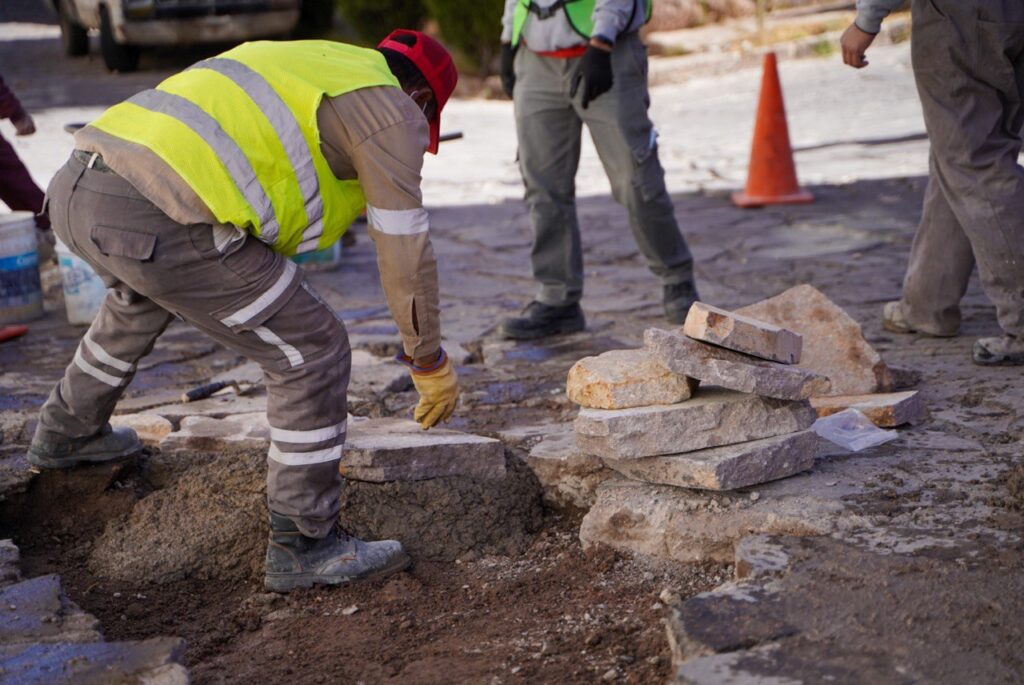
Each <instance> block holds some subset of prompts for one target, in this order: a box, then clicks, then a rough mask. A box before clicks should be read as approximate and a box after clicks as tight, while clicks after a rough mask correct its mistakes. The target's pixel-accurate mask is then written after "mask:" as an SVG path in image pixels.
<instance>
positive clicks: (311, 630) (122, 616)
mask: <svg viewBox="0 0 1024 685" xmlns="http://www.w3.org/2000/svg"><path fill="white" fill-rule="evenodd" d="M152 487H153V486H152V481H151V480H149V479H148V478H146V477H144V472H143V471H142V470H140V469H138V468H135V467H133V466H131V465H122V466H115V467H109V466H106V467H92V468H86V469H80V470H75V471H73V472H69V473H53V472H47V473H43V474H40V475H39V476H38V477H37V478H36V480H35V481H34V482H33V483H32V485H31V486H30V488H29V490H28V491H27V492H26V493H25V494H23V495H20V496H18V497H16V498H14V499H12V500H10V501H9V502H5V503H3V504H2V505H0V537H7V536H11V537H14V540H15V542H16V544H18V545H19V547H20V548H21V552H22V557H23V562H22V566H23V572H24V574H25V575H26V576H35V575H39V574H43V573H51V572H52V573H60V574H61V575H62V577H63V580H64V587H65V589H66V591H67V592H68V594H69V595H70V597H71V599H72V600H74V601H75V602H77V603H78V604H79V605H80V606H82V608H83V609H85V610H86V611H89V612H91V613H93V614H95V615H96V616H97V618H99V619H100V621H101V625H102V628H103V632H104V635H105V636H106V638H107V639H108V640H127V639H141V638H147V637H152V636H155V635H177V636H181V637H184V638H185V639H186V640H187V642H188V651H187V655H186V660H187V666H188V667H189V669H190V671H191V674H192V677H193V679H194V682H196V683H199V684H202V683H254V682H258V683H263V682H267V683H273V682H285V681H286V680H287V682H290V683H326V682H331V683H333V682H367V683H370V682H398V681H401V682H416V683H441V682H446V683H448V682H505V681H533V682H537V681H543V682H565V683H576V682H580V683H583V682H594V681H595V680H599V679H601V678H605V679H607V680H608V681H617V682H628V683H648V682H661V681H664V680H665V679H666V678H667V677H668V675H669V668H670V666H669V652H668V644H667V641H666V639H665V634H664V628H663V625H662V621H661V619H662V618H663V615H664V611H665V610H664V607H663V605H662V603H661V602H660V601H659V596H660V595H661V594H662V593H663V591H664V590H666V589H667V590H668V591H669V592H671V593H675V594H678V595H680V596H682V597H688V596H691V595H694V594H697V593H699V592H703V591H706V590H708V589H710V588H712V587H714V586H716V585H718V584H720V583H721V582H723V581H725V580H726V579H727V578H729V577H730V576H731V569H730V568H729V567H727V566H714V565H704V566H701V565H692V566H686V565H675V566H674V567H673V568H658V567H649V566H645V565H641V564H640V563H638V562H636V561H633V560H629V559H625V558H621V557H618V556H616V555H615V554H613V553H610V552H607V551H605V552H598V553H591V554H588V553H585V552H584V551H583V550H582V549H581V548H580V545H579V542H578V539H577V531H578V529H579V520H578V516H575V515H572V514H566V513H562V514H558V513H555V512H552V511H547V512H545V514H544V516H543V518H542V520H541V521H540V525H541V530H540V532H539V533H538V534H537V535H536V536H535V537H534V538H533V541H532V544H530V545H529V546H528V548H526V549H525V551H524V552H523V553H522V554H521V555H518V556H482V557H479V558H475V559H474V558H472V556H473V555H470V556H469V557H468V558H465V559H463V560H460V561H457V562H455V563H434V562H418V563H417V564H416V565H415V566H414V567H413V568H412V569H411V570H410V571H408V572H405V573H402V574H399V575H398V576H395V577H392V578H390V579H384V580H381V581H376V582H373V583H369V584H364V585H357V586H351V587H343V588H330V589H313V590H300V591H296V592H294V593H292V594H290V595H287V596H282V595H275V594H271V593H266V592H264V591H263V588H262V586H261V584H260V582H259V580H258V579H257V580H254V579H253V578H252V576H251V574H234V575H232V574H230V573H228V574H225V576H224V578H223V579H216V580H212V579H201V578H199V577H198V576H197V575H196V574H192V575H189V577H186V578H173V579H167V578H157V579H155V581H154V580H153V579H150V578H146V577H145V575H144V574H145V568H144V567H140V566H138V565H135V566H132V567H131V568H134V569H136V570H137V572H138V573H139V574H140V575H137V576H136V578H137V579H136V580H135V581H134V582H133V581H132V575H131V574H130V573H122V574H121V577H122V578H123V579H122V580H118V581H114V580H109V579H108V578H107V577H106V576H100V575H98V574H96V573H95V571H94V570H93V567H92V565H91V564H90V558H92V559H93V560H95V559H96V558H97V556H98V555H97V554H96V552H97V544H98V543H99V542H100V541H101V539H103V536H104V531H105V530H106V531H107V535H108V537H109V534H110V530H109V529H108V528H109V526H110V525H112V524H111V522H116V521H120V520H123V519H124V518H125V517H127V516H128V514H129V513H130V512H131V511H132V510H133V508H135V507H137V506H138V505H139V504H142V503H145V502H146V500H149V499H152V498H154V497H157V496H159V495H162V494H164V493H165V491H162V490H158V491H156V492H153V491H152ZM228 489H229V487H228V485H225V491H227V490H228ZM165 496H170V495H165ZM248 497H251V494H249V495H248ZM140 498H142V499H141V501H140ZM153 502H154V504H152V505H147V506H149V507H150V511H149V512H148V513H147V516H148V517H150V519H151V520H152V522H153V523H154V524H156V523H159V522H160V507H159V506H156V504H157V503H159V497H157V498H156V499H154V500H153ZM199 510H200V508H198V507H197V508H196V511H199ZM254 515H255V514H249V515H248V517H251V516H254ZM246 518H247V517H246V516H243V517H241V518H240V521H243V520H244V519H246ZM260 521H261V519H260ZM183 524H187V525H190V526H192V527H193V529H196V530H198V529H201V528H202V527H203V526H206V527H208V528H211V527H214V526H216V525H218V515H217V514H216V512H215V511H213V510H211V515H210V516H208V518H206V519H205V520H196V521H192V522H183V521H180V520H168V521H166V524H165V525H166V527H167V528H173V527H175V526H179V525H183ZM249 524H252V525H257V524H256V523H255V522H252V521H250V522H249ZM115 525H116V524H115ZM239 525H248V524H246V523H244V521H243V522H242V523H239ZM153 531H154V535H156V534H160V533H158V531H159V527H158V526H154V528H153ZM165 534H166V531H165ZM204 542H205V544H207V545H208V548H206V549H202V548H201V545H200V546H197V548H196V549H197V552H196V553H197V554H205V555H206V556H208V557H211V558H213V559H215V560H217V562H216V563H215V564H210V563H209V562H210V559H208V560H207V562H206V565H205V566H204V567H205V568H214V567H217V566H218V565H222V566H224V568H232V565H231V563H230V558H231V557H232V556H235V555H237V554H238V550H237V549H236V547H237V546H236V545H233V544H231V542H230V541H228V540H220V539H215V537H208V538H205V539H204ZM104 544H107V543H104ZM250 556H251V555H244V556H243V557H242V558H241V559H237V560H236V562H235V564H236V566H235V567H237V568H248V567H249V566H250V565H251V559H249V557H250ZM139 569H141V570H139Z"/></svg>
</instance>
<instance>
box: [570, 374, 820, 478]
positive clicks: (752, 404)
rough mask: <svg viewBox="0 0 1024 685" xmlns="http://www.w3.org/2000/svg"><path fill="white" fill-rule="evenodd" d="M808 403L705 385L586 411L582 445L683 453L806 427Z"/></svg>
mask: <svg viewBox="0 0 1024 685" xmlns="http://www.w3.org/2000/svg"><path fill="white" fill-rule="evenodd" d="M814 419H815V413H814V410H813V409H812V408H811V405H810V404H809V403H807V402H790V401H786V400H774V399H769V398H764V397H758V396H757V395H750V394H747V393H742V392H736V391H734V390H725V389H723V388H715V387H702V388H700V389H699V390H698V391H697V394H695V395H694V396H693V398H692V399H690V400H688V401H686V402H682V403H680V404H668V405H662V406H658V407H637V408H634V409H581V410H580V413H579V415H578V416H577V417H576V423H575V428H576V441H577V444H578V445H579V447H580V449H581V450H583V451H584V452H586V453H587V454H593V455H595V456H599V457H605V458H608V459H620V460H621V459H639V458H643V457H654V456H659V455H663V454H680V453H683V452H693V451H696V450H703V449H706V448H709V447H718V446H720V445H731V444H734V443H741V442H749V441H751V440H759V439H761V438H768V437H772V436H775V435H785V434H788V433H794V432H796V431H802V430H805V429H807V428H809V427H810V425H811V424H812V423H814Z"/></svg>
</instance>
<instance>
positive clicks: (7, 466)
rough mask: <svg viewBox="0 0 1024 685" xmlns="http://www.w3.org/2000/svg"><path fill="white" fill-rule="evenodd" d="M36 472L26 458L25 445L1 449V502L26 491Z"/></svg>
mask: <svg viewBox="0 0 1024 685" xmlns="http://www.w3.org/2000/svg"><path fill="white" fill-rule="evenodd" d="M35 473H36V472H35V471H33V470H32V469H31V468H30V466H29V463H28V460H27V459H25V448H24V447H20V446H12V447H11V449H9V450H8V449H7V448H6V447H5V448H4V449H3V450H0V502H3V501H4V500H6V499H8V498H10V497H13V496H14V495H17V494H19V493H22V492H25V489H26V488H27V487H28V484H29V483H30V482H32V479H33V478H34V477H35Z"/></svg>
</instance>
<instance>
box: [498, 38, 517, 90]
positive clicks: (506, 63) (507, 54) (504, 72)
mask: <svg viewBox="0 0 1024 685" xmlns="http://www.w3.org/2000/svg"><path fill="white" fill-rule="evenodd" d="M515 61H516V49H515V48H514V47H513V46H512V43H502V44H501V89H502V90H503V91H505V95H507V96H509V97H512V91H513V90H514V89H515V87H516V69H515Z"/></svg>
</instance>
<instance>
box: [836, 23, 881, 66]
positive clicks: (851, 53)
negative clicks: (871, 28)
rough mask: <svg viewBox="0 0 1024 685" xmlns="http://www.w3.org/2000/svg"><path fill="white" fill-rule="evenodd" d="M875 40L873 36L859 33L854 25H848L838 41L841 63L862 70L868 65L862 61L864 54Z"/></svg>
mask: <svg viewBox="0 0 1024 685" xmlns="http://www.w3.org/2000/svg"><path fill="white" fill-rule="evenodd" d="M874 40H875V36H874V34H871V33H868V32H866V31H861V30H860V29H859V28H857V25H856V24H850V28H848V29H846V30H845V31H843V36H842V38H840V39H839V47H841V48H842V50H843V62H844V63H846V64H848V65H850V66H851V67H853V68H854V69H863V68H864V67H866V66H867V65H868V61H867V60H866V59H864V53H865V52H866V51H867V49H868V48H869V47H871V43H872V42H873V41H874Z"/></svg>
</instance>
